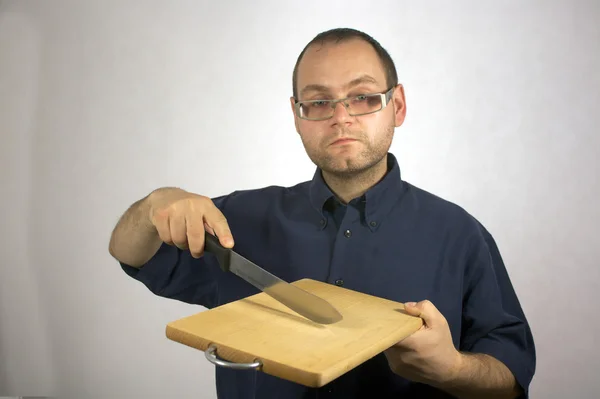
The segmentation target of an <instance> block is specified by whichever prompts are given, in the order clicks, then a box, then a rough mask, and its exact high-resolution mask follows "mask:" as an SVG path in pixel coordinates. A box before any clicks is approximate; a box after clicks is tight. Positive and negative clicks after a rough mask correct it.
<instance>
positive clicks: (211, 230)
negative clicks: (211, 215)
mask: <svg viewBox="0 0 600 399" xmlns="http://www.w3.org/2000/svg"><path fill="white" fill-rule="evenodd" d="M204 230H206V231H208V232H209V233H210V234H212V235H213V236H214V235H215V231H214V230H213V228H212V227H210V226H209V225H208V224H207V223H204Z"/></svg>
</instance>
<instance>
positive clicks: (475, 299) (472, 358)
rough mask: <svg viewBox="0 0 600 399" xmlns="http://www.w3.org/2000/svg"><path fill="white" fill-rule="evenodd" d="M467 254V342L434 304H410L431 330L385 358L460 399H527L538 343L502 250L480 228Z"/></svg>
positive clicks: (464, 329) (405, 374)
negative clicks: (455, 338) (454, 335)
mask: <svg viewBox="0 0 600 399" xmlns="http://www.w3.org/2000/svg"><path fill="white" fill-rule="evenodd" d="M474 230H475V231H474V232H473V234H471V237H470V239H469V241H468V243H467V244H468V245H467V250H466V251H465V255H464V262H465V265H466V267H465V276H464V292H463V298H462V301H461V302H462V304H463V308H462V323H461V326H460V328H461V330H460V341H459V342H457V344H456V346H455V343H454V341H453V339H452V334H451V333H450V329H449V326H448V322H447V320H446V319H445V317H444V316H443V315H442V314H441V313H440V312H439V310H438V309H437V308H436V307H435V306H434V305H433V304H432V303H431V302H430V301H428V300H425V301H421V302H419V303H416V304H415V303H407V304H405V310H406V312H407V313H409V314H411V315H413V316H419V317H421V318H423V321H424V325H423V327H422V328H421V329H420V330H419V331H417V332H415V333H414V334H413V335H411V336H409V337H407V338H405V339H404V340H402V341H401V342H399V343H397V344H396V345H394V346H392V347H391V348H389V349H388V350H387V351H386V352H385V354H386V356H387V358H388V362H389V364H390V368H391V369H392V370H393V371H394V372H395V373H396V374H398V375H400V376H402V377H404V378H407V379H409V380H412V381H417V382H421V383H425V384H428V385H431V386H433V387H437V388H438V389H441V390H444V391H446V392H448V393H451V394H454V395H456V396H457V397H459V398H496V397H498V398H500V397H502V398H504V397H506V398H517V397H518V398H527V397H528V395H529V384H530V382H531V380H532V378H533V374H534V371H535V364H536V357H535V346H534V343H533V337H532V333H531V329H530V327H529V324H528V323H527V319H526V318H525V315H524V313H523V311H522V309H521V306H520V304H519V301H518V298H517V295H516V293H515V291H514V289H513V287H512V284H511V282H510V279H509V277H508V273H507V271H506V268H505V267H504V263H503V262H502V257H501V256H500V252H499V251H498V248H497V246H496V244H495V242H494V240H493V238H492V237H491V235H490V234H489V233H488V232H487V231H486V230H485V229H484V228H483V226H481V225H480V224H476V225H475V229H474Z"/></svg>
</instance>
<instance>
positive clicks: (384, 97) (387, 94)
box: [294, 86, 396, 121]
mask: <svg viewBox="0 0 600 399" xmlns="http://www.w3.org/2000/svg"><path fill="white" fill-rule="evenodd" d="M395 88H396V87H395V86H393V87H391V88H389V89H387V90H386V91H383V92H379V93H367V94H359V95H357V96H351V97H346V98H339V99H337V100H304V101H300V100H298V99H296V100H295V103H294V109H295V112H296V115H297V116H298V118H300V119H304V120H307V121H326V120H328V119H331V118H333V115H335V107H336V106H337V104H338V103H342V105H344V108H346V112H348V115H350V116H362V115H369V114H374V113H376V112H379V111H381V110H383V109H384V108H385V107H387V105H388V104H389V102H390V100H391V98H392V95H393V93H394V89H395ZM374 95H379V96H380V97H381V108H379V109H377V110H375V111H369V112H363V113H360V114H353V113H351V112H350V109H349V107H350V104H348V103H347V101H348V100H351V99H353V98H356V97H360V96H374ZM316 102H327V103H329V106H330V107H331V109H332V110H333V112H332V113H331V115H330V116H328V117H326V118H307V117H304V116H302V115H300V114H301V112H300V106H301V105H302V104H310V103H316Z"/></svg>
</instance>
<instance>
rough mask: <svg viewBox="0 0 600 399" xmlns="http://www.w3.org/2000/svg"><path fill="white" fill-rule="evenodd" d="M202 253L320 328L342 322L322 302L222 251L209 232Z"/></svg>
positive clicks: (235, 255) (234, 254) (234, 255)
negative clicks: (212, 256)
mask: <svg viewBox="0 0 600 399" xmlns="http://www.w3.org/2000/svg"><path fill="white" fill-rule="evenodd" d="M204 250H205V251H206V252H210V253H212V254H213V255H215V257H216V258H217V261H218V262H219V266H220V267H221V269H222V270H223V271H224V272H232V273H234V274H236V275H237V276H239V277H241V278H243V279H244V280H246V281H247V282H248V283H250V284H252V285H253V286H255V287H256V288H258V289H259V290H261V291H262V292H264V293H266V294H267V295H270V296H271V297H273V298H275V299H276V300H277V301H279V302H281V303H282V304H284V305H285V306H287V307H288V308H290V309H292V310H293V311H295V312H296V313H299V314H301V315H302V316H304V317H306V318H308V319H310V320H312V321H315V322H317V323H321V324H331V323H335V322H338V321H340V320H342V315H341V314H340V313H339V312H338V311H337V310H336V309H335V308H334V307H333V306H332V305H331V304H330V303H329V302H327V301H326V300H324V299H322V298H320V297H318V296H316V295H313V294H311V293H309V292H307V291H304V290H303V289H301V288H298V287H296V286H294V285H292V284H289V283H287V282H285V281H283V280H282V279H280V278H279V277H276V276H274V275H273V274H271V273H269V272H268V271H266V270H264V269H262V268H261V267H259V266H258V265H256V264H254V263H253V262H251V261H250V260H248V259H246V258H244V257H243V256H241V255H240V254H238V253H237V252H235V251H233V250H232V249H229V248H225V247H223V246H222V245H221V243H220V242H219V239H218V238H217V237H215V236H214V235H212V234H210V233H209V232H205V241H204Z"/></svg>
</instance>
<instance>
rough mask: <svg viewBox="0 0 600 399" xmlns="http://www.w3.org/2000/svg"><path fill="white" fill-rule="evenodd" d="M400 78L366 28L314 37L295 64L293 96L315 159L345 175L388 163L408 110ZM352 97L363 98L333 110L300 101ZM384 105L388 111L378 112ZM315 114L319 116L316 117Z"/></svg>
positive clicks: (298, 121)
mask: <svg viewBox="0 0 600 399" xmlns="http://www.w3.org/2000/svg"><path fill="white" fill-rule="evenodd" d="M397 79H398V78H397V75H396V68H395V65H394V62H393V61H392V59H391V57H390V56H389V54H388V53H387V51H386V50H385V49H383V48H382V47H381V46H380V45H379V43H378V42H377V41H375V40H374V39H373V38H371V37H370V36H369V35H367V34H365V33H363V32H360V31H356V30H353V29H333V30H330V31H327V32H323V33H321V34H319V35H317V36H316V37H315V38H314V39H313V40H311V42H309V43H308V44H307V45H306V47H305V48H304V50H303V51H302V52H301V54H300V56H299V57H298V61H297V63H296V67H295V68H294V74H293V97H292V98H291V99H290V100H291V105H292V110H293V112H294V119H295V124H296V130H297V132H298V133H299V134H300V137H301V139H302V143H303V144H304V148H305V149H306V152H307V154H308V156H309V157H310V159H311V160H312V161H313V162H314V163H315V164H316V165H317V166H319V167H320V168H322V169H323V170H324V171H325V172H327V173H330V174H335V175H338V176H340V177H341V176H348V177H349V176H352V175H356V174H358V173H362V172H364V171H366V170H368V169H370V168H371V167H373V166H375V165H378V164H380V163H382V162H385V157H386V155H387V152H388V150H389V148H390V145H391V143H392V137H393V133H394V128H395V127H397V126H400V125H401V124H402V122H403V121H404V116H405V114H406V106H405V102H404V90H403V88H402V86H401V85H398V81H397ZM390 89H392V90H391V91H389V92H388V90H390ZM377 93H383V94H384V95H383V96H379V95H377ZM367 94H376V95H375V96H372V97H366V96H365V95H367ZM386 94H387V96H386ZM353 96H359V97H357V98H356V99H354V100H353V101H350V102H346V103H347V104H348V105H349V106H350V107H349V108H346V107H345V105H344V103H342V102H338V103H336V104H335V107H334V108H333V109H332V108H330V107H329V104H328V103H325V102H321V101H319V102H313V103H303V104H302V105H299V104H297V102H302V101H310V100H335V99H342V98H346V97H353ZM380 100H383V102H382V103H380ZM379 104H382V105H383V109H381V110H380V111H378V112H373V111H375V110H378V109H379V107H378V105H379ZM327 110H330V111H331V112H330V113H327ZM365 112H368V113H366V114H365ZM360 113H362V115H354V114H360ZM330 115H331V117H330V118H328V117H329V116H330ZM301 116H303V117H301ZM315 117H319V118H318V119H319V120H311V119H315ZM305 118H308V119H305Z"/></svg>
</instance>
